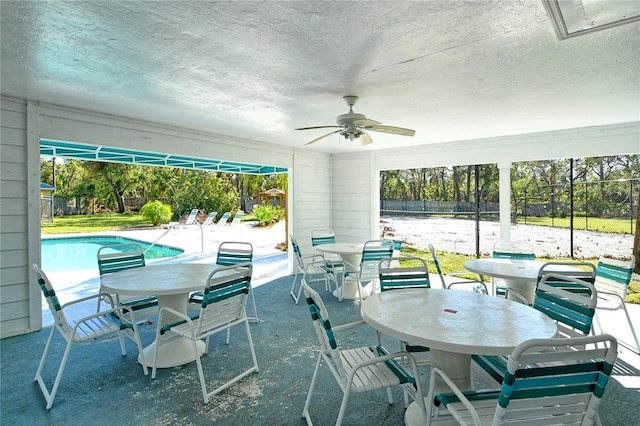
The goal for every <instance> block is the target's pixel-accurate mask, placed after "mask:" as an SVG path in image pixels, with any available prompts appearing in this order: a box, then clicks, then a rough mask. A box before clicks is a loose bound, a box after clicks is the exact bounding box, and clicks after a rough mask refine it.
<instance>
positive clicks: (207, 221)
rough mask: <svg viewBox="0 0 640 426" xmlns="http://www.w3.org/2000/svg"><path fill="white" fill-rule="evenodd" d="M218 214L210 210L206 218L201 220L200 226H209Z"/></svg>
mask: <svg viewBox="0 0 640 426" xmlns="http://www.w3.org/2000/svg"><path fill="white" fill-rule="evenodd" d="M217 215H218V212H211V213H209V215H208V216H207V218H206V219H205V220H204V222H202V226H210V225H213V221H214V220H216V216H217Z"/></svg>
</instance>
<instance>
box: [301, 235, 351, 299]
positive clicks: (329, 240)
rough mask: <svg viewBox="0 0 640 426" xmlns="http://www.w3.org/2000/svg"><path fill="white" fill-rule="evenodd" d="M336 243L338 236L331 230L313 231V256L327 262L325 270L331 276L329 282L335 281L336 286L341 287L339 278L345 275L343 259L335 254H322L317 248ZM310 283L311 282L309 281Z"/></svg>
mask: <svg viewBox="0 0 640 426" xmlns="http://www.w3.org/2000/svg"><path fill="white" fill-rule="evenodd" d="M335 242H336V235H335V233H334V232H333V230H331V229H316V230H314V231H311V246H312V247H313V254H314V255H316V256H323V257H324V260H325V261H326V263H325V266H324V269H325V270H326V271H327V274H328V275H329V276H328V277H327V279H328V280H335V281H336V286H339V285H340V284H339V282H340V281H341V280H339V278H338V277H339V276H340V275H344V261H343V260H342V258H341V257H340V256H339V255H337V254H333V253H322V252H321V251H319V250H317V247H318V246H319V245H322V244H333V243H335ZM307 282H309V281H307Z"/></svg>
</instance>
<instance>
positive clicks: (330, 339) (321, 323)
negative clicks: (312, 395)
mask: <svg viewBox="0 0 640 426" xmlns="http://www.w3.org/2000/svg"><path fill="white" fill-rule="evenodd" d="M302 289H303V290H304V295H305V298H306V300H307V305H309V312H310V313H311V319H312V320H313V326H314V328H315V330H316V335H317V336H318V340H319V342H320V350H321V351H322V352H323V353H324V354H325V355H326V356H327V358H328V359H329V360H330V361H331V362H332V363H333V366H332V367H333V368H335V370H336V372H337V373H338V375H339V376H340V377H341V378H345V377H346V371H345V368H344V366H343V364H342V358H341V357H340V349H338V343H337V342H336V339H335V336H334V334H333V330H332V329H331V321H329V312H328V311H327V308H326V307H325V306H324V302H323V301H322V298H321V297H320V295H319V294H318V292H316V291H315V290H314V289H313V288H311V287H310V286H309V284H307V282H306V281H305V279H304V278H303V279H302Z"/></svg>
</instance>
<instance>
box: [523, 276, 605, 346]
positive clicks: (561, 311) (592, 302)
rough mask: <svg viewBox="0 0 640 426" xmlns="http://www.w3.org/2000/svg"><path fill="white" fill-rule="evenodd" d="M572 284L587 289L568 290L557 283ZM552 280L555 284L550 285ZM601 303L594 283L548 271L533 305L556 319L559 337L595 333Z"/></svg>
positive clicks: (541, 281)
mask: <svg viewBox="0 0 640 426" xmlns="http://www.w3.org/2000/svg"><path fill="white" fill-rule="evenodd" d="M556 282H564V283H570V284H572V285H573V286H574V287H581V288H584V289H585V291H578V292H574V291H568V290H565V289H563V288H560V287H556V286H554V285H553V283H556ZM549 283H551V284H549ZM596 303H597V291H596V289H595V287H594V286H593V284H591V283H589V282H587V281H583V280H580V279H578V278H573V277H569V276H566V275H560V274H554V273H551V274H546V275H544V276H543V277H542V280H540V282H539V283H538V286H537V288H536V293H535V300H534V302H533V308H534V309H537V310H539V311H540V312H542V313H544V314H545V315H547V316H548V317H550V318H551V319H553V320H554V321H555V322H556V325H557V326H558V334H557V336H558V337H573V336H582V335H587V334H589V333H590V332H591V329H592V327H591V326H592V324H593V316H594V315H595V310H596Z"/></svg>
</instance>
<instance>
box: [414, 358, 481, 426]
mask: <svg viewBox="0 0 640 426" xmlns="http://www.w3.org/2000/svg"><path fill="white" fill-rule="evenodd" d="M431 366H432V367H438V368H439V369H440V370H442V371H444V373H445V374H446V375H447V376H449V377H450V378H451V380H452V381H453V382H454V383H455V384H456V386H458V387H459V388H460V389H461V390H463V391H465V390H471V355H468V354H459V353H455V352H447V351H439V350H434V349H433V348H432V349H431ZM448 389H449V388H448V387H447V386H446V385H444V382H443V381H442V380H436V383H435V394H438V393H442V392H449V390H448ZM424 403H425V404H429V403H430V401H428V400H427V398H426V395H425V401H424ZM424 421H425V419H423V418H422V410H420V407H419V406H418V404H416V403H415V401H414V402H412V403H411V404H409V407H408V408H407V411H406V413H405V415H404V423H405V425H407V426H409V425H423V424H424V423H425V422H424Z"/></svg>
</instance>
